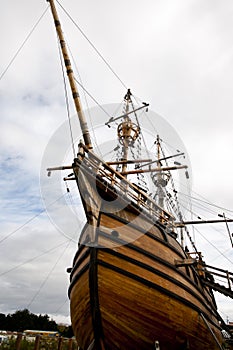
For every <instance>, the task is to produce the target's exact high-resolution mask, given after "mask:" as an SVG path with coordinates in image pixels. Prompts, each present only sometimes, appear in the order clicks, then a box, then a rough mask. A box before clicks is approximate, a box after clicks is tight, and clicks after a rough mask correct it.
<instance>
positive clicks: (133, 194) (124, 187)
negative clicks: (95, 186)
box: [77, 143, 174, 224]
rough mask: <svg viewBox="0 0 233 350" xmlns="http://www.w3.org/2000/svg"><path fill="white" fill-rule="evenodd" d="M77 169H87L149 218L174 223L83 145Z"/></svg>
mask: <svg viewBox="0 0 233 350" xmlns="http://www.w3.org/2000/svg"><path fill="white" fill-rule="evenodd" d="M77 160H78V163H79V167H87V168H88V169H89V171H92V172H93V173H94V174H95V176H96V178H100V179H102V180H103V181H105V183H106V182H107V185H108V186H109V187H110V188H112V189H113V190H114V191H117V192H118V194H121V196H122V194H123V196H124V197H125V198H127V199H129V200H131V201H132V202H133V203H134V204H136V205H137V206H138V207H139V206H140V208H142V209H144V211H146V212H147V213H148V214H149V215H150V216H152V217H156V218H157V219H158V220H159V221H161V222H163V223H165V224H166V223H169V224H171V222H172V221H174V217H173V216H172V214H170V213H169V212H167V211H166V210H164V209H163V208H161V207H160V206H159V205H158V204H157V203H156V202H155V201H154V200H153V199H152V198H151V197H150V196H149V195H148V194H147V193H146V192H144V191H142V190H141V189H139V188H138V187H137V186H136V185H135V184H133V183H131V182H130V181H129V180H127V179H126V178H125V177H124V176H123V175H121V173H120V172H118V171H116V170H115V169H114V168H113V167H111V166H110V165H108V164H107V163H106V162H104V161H103V160H102V159H100V158H99V157H98V156H97V155H96V154H94V153H93V152H91V151H90V150H89V149H88V148H87V147H86V146H85V145H84V144H83V143H80V144H79V152H78V158H77Z"/></svg>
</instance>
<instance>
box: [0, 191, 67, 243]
mask: <svg viewBox="0 0 233 350" xmlns="http://www.w3.org/2000/svg"><path fill="white" fill-rule="evenodd" d="M65 196H66V193H64V194H62V195H61V196H60V197H58V198H57V199H55V200H54V201H53V202H51V203H49V204H48V205H47V207H46V208H44V209H42V210H41V211H40V212H39V213H38V214H36V215H34V216H33V217H31V218H30V219H28V220H27V221H26V222H25V223H24V224H22V225H21V226H19V227H18V228H17V229H15V230H14V231H12V232H10V233H9V234H8V235H6V236H5V237H4V238H2V239H1V240H0V243H2V242H4V241H5V240H6V239H8V238H9V237H11V236H12V235H13V234H15V233H16V232H17V231H19V230H21V229H22V228H23V227H24V226H26V225H27V224H28V223H29V222H31V221H33V220H34V219H36V218H37V217H38V216H40V215H41V214H43V213H44V212H46V210H47V208H49V207H50V206H51V205H53V204H55V203H56V202H58V201H59V200H60V199H61V198H63V197H65Z"/></svg>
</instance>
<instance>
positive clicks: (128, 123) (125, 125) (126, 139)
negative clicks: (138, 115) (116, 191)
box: [117, 89, 140, 177]
mask: <svg viewBox="0 0 233 350" xmlns="http://www.w3.org/2000/svg"><path fill="white" fill-rule="evenodd" d="M131 95H132V94H131V91H130V89H128V91H127V94H126V95H125V102H126V106H125V114H124V119H123V122H122V123H120V124H119V125H118V129H117V133H118V139H119V142H120V143H121V144H122V146H123V155H122V160H123V161H124V162H123V164H122V174H124V176H125V177H127V174H125V172H126V170H127V160H128V153H129V147H130V146H131V145H132V144H133V143H134V141H135V140H136V139H137V137H138V135H139V132H140V129H139V126H138V125H136V124H135V123H133V122H132V120H131V119H130V117H129V114H130V111H129V106H130V104H132V100H131Z"/></svg>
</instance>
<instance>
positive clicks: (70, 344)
mask: <svg viewBox="0 0 233 350" xmlns="http://www.w3.org/2000/svg"><path fill="white" fill-rule="evenodd" d="M72 345H73V339H72V338H70V339H69V343H68V350H72Z"/></svg>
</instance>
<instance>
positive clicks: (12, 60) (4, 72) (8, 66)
mask: <svg viewBox="0 0 233 350" xmlns="http://www.w3.org/2000/svg"><path fill="white" fill-rule="evenodd" d="M48 8H49V6H48V7H47V8H46V9H45V11H44V12H43V13H42V15H41V16H40V18H39V19H38V21H37V22H36V24H35V25H34V26H33V27H32V29H31V31H30V32H29V34H28V35H27V36H26V38H25V39H24V41H23V43H22V44H21V45H20V47H19V49H18V50H17V51H16V53H15V54H14V56H13V57H12V59H11V60H10V62H9V64H8V65H7V66H6V68H5V69H4V71H3V72H2V74H1V75H0V80H2V78H3V77H4V75H5V74H6V72H7V71H8V69H9V68H10V66H11V65H12V63H13V62H14V60H15V59H16V57H17V56H18V54H19V53H20V51H21V50H22V48H23V47H24V45H25V44H26V42H27V41H28V39H29V38H30V36H31V35H32V33H33V32H34V30H35V29H36V27H37V26H38V24H39V23H40V21H41V20H42V18H43V17H44V15H45V13H46V12H47V10H48Z"/></svg>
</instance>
